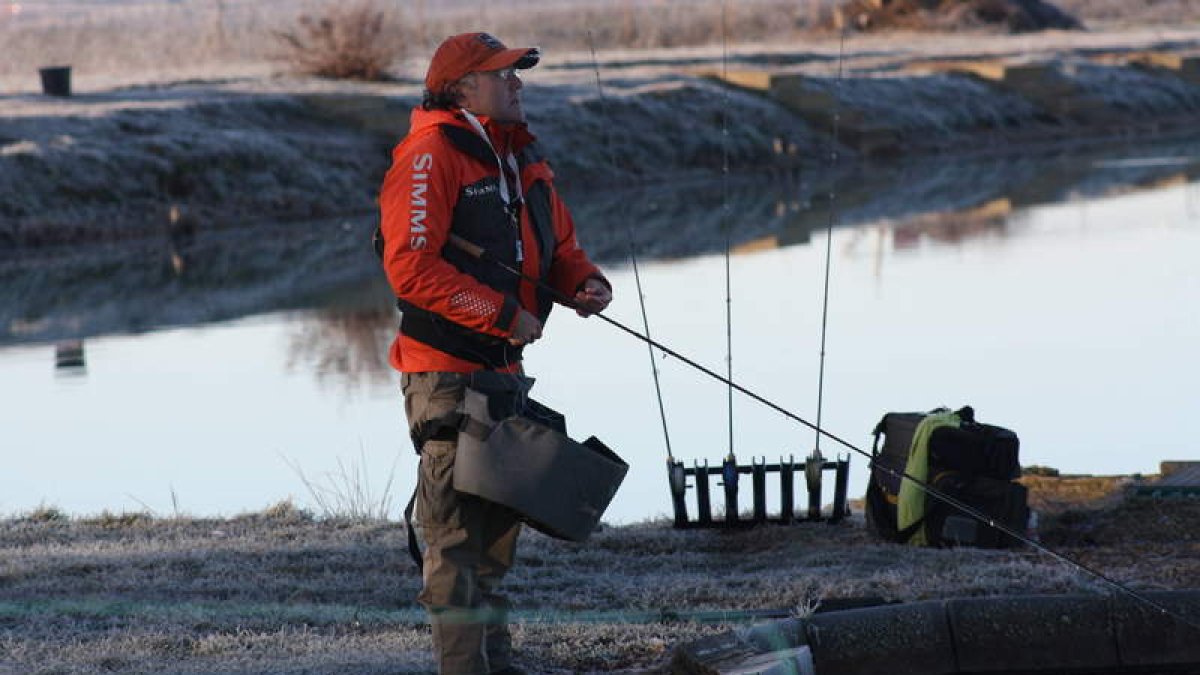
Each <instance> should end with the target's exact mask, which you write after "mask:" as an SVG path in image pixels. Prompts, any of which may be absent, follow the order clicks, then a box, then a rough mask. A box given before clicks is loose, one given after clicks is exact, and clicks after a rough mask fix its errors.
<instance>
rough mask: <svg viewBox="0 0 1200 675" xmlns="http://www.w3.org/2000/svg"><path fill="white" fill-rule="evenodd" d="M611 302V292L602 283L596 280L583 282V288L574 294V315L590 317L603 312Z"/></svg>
mask: <svg viewBox="0 0 1200 675" xmlns="http://www.w3.org/2000/svg"><path fill="white" fill-rule="evenodd" d="M610 302H612V291H610V290H608V286H607V285H605V283H604V282H603V281H600V280H599V279H596V278H591V279H588V280H587V281H585V282H583V288H582V289H580V290H579V292H578V293H576V294H575V313H576V314H578V315H579V316H591V315H593V314H595V313H597V312H603V311H604V310H605V308H606V307H608V303H610Z"/></svg>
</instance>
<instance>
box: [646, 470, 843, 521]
mask: <svg viewBox="0 0 1200 675" xmlns="http://www.w3.org/2000/svg"><path fill="white" fill-rule="evenodd" d="M826 472H833V474H834V479H833V485H834V487H833V508H832V510H831V511H830V512H829V516H828V518H825V517H823V516H822V515H821V487H822V484H823V483H824V481H823V479H822V476H823V474H824V473H826ZM770 473H774V474H778V475H779V478H778V480H779V501H780V504H779V512H778V514H777V515H768V514H767V474H770ZM796 474H800V475H801V477H802V479H803V482H804V484H805V487H806V488H807V492H808V508H807V509H805V510H804V511H802V512H799V513H797V511H796V500H795V495H796ZM742 475H749V476H750V486H751V491H752V492H753V495H754V507H753V511H752V512H751V513H750V514H749V517H742V515H741V513H740V511H739V509H738V488H739V485H738V483H739V481H740V479H741V476H742ZM849 475H850V457H849V456H848V455H847V456H846V457H839V458H838V459H837V460H834V461H827V460H824V459H821V458H811V457H810V458H809V460H808V461H807V462H800V463H797V462H796V461H795V460H794V459H792V458H789V459H788V461H784V460H783V459H782V458H780V460H779V463H778V464H767V460H766V457H764V458H763V460H762V462H761V463H759V462H757V461H755V459H754V458H753V457H752V458H751V459H750V464H749V466H747V465H743V464H738V463H737V458H735V457H734V456H732V455H730V456H728V457H726V458H725V459H724V460H723V461H722V462H721V464H720V466H709V465H708V461H707V460H705V462H704V464H700V463H698V462H694V463H693V465H692V466H684V464H683V462H681V461H678V460H674V459H669V460H667V482H668V485H669V487H670V489H671V502H672V504H673V505H674V508H675V527H676V528H678V529H689V528H714V529H716V528H737V527H752V526H754V525H761V524H764V523H778V524H788V523H795V522H812V521H821V520H827V521H828V522H830V523H836V522H838V521H840V520H842V519H843V518H845V517H846V516H847V515H849V514H850V509H849V507H848V506H847V504H846V484H847V481H848V479H849ZM712 477H715V480H714V479H713V478H712ZM689 478H690V479H692V484H690V485H689V484H688V479H689ZM713 482H716V483H717V485H718V486H719V487H722V488H724V490H723V491H724V493H725V513H724V515H723V516H722V517H721V518H719V519H717V518H713V512H712V495H711V493H710V489H709V488H710V485H711V484H712V483H713ZM689 489H694V490H695V493H696V519H695V520H692V519H690V518H689V517H688V509H687V491H688V490H689Z"/></svg>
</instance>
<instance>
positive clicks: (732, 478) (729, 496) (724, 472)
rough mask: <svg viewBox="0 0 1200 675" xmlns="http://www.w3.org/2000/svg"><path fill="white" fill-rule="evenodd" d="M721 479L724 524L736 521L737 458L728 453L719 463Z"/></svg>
mask: <svg viewBox="0 0 1200 675" xmlns="http://www.w3.org/2000/svg"><path fill="white" fill-rule="evenodd" d="M721 479H722V482H723V483H724V485H725V522H727V523H736V522H737V520H738V465H737V458H736V457H734V456H733V453H730V454H729V455H728V456H727V457H725V461H724V462H722V463H721Z"/></svg>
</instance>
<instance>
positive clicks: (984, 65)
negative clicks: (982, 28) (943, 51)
mask: <svg viewBox="0 0 1200 675" xmlns="http://www.w3.org/2000/svg"><path fill="white" fill-rule="evenodd" d="M904 69H905V70H908V71H912V72H916V73H960V74H964V75H974V76H975V77H978V78H980V79H983V80H990V81H992V82H999V81H1001V80H1003V79H1004V74H1005V72H1007V71H1008V66H1007V65H1006V64H1005V63H1004V62H1003V61H996V60H949V61H944V60H938V61H916V62H914V63H910V64H908V65H906V66H905V68H904Z"/></svg>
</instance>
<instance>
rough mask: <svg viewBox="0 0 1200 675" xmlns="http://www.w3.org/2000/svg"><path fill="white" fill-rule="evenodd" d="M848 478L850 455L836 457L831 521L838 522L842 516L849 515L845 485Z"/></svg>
mask: <svg viewBox="0 0 1200 675" xmlns="http://www.w3.org/2000/svg"><path fill="white" fill-rule="evenodd" d="M849 480H850V455H846V457H845V458H844V459H842V458H838V462H837V474H836V475H835V478H834V484H833V514H832V515H831V516H830V521H831V522H835V523H836V522H838V521H839V520H841V519H842V518H845V517H846V516H847V515H849V511H850V509H849V508H847V506H846V485H847V483H848V482H849Z"/></svg>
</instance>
